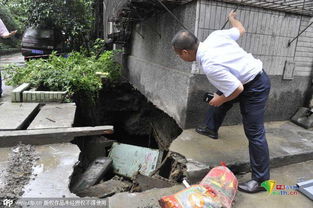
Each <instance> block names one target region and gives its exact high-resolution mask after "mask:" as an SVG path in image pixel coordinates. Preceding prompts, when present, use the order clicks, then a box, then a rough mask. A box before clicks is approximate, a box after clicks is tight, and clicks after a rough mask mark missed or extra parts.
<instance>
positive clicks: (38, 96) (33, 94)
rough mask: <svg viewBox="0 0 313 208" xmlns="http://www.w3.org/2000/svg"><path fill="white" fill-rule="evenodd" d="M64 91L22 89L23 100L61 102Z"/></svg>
mask: <svg viewBox="0 0 313 208" xmlns="http://www.w3.org/2000/svg"><path fill="white" fill-rule="evenodd" d="M65 96H66V91H24V92H23V102H41V103H47V102H62V101H63V100H64V98H65Z"/></svg>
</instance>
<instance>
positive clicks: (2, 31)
mask: <svg viewBox="0 0 313 208" xmlns="http://www.w3.org/2000/svg"><path fill="white" fill-rule="evenodd" d="M8 34H9V31H8V29H7V28H6V26H5V25H4V23H3V22H2V20H1V19H0V37H2V36H4V35H8Z"/></svg>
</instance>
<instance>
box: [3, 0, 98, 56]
mask: <svg viewBox="0 0 313 208" xmlns="http://www.w3.org/2000/svg"><path fill="white" fill-rule="evenodd" d="M94 1H95V0H0V2H1V3H2V4H3V5H4V6H6V7H7V8H9V9H10V11H11V13H12V14H13V15H14V16H15V17H16V18H17V20H18V22H19V23H20V24H21V25H23V26H24V27H26V26H27V27H29V26H33V27H39V28H51V29H56V30H61V31H63V32H64V33H65V35H66V38H67V39H68V40H69V46H70V48H71V49H75V50H78V49H79V48H80V47H81V46H82V45H84V46H85V47H88V41H89V39H90V38H89V37H90V36H91V33H92V32H93V31H92V29H94V28H93V27H92V26H93V23H94V19H95V18H94V13H93V5H94Z"/></svg>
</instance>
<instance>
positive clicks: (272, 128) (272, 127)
mask: <svg viewBox="0 0 313 208" xmlns="http://www.w3.org/2000/svg"><path fill="white" fill-rule="evenodd" d="M266 132H267V134H266V136H267V140H268V143H269V149H270V159H271V166H272V167H280V166H283V165H288V164H293V163H297V162H304V161H307V160H310V159H312V158H313V132H312V131H309V130H305V129H303V128H301V127H299V126H296V125H295V124H293V123H291V122H289V121H284V122H269V123H266ZM170 151H172V152H177V153H179V154H180V155H182V156H184V157H185V158H186V159H187V161H188V162H187V175H188V177H189V180H190V181H192V182H196V181H197V180H199V179H201V178H203V177H204V175H205V173H206V170H207V169H208V167H214V166H217V165H219V164H220V162H225V163H226V164H227V165H228V166H229V167H230V168H231V170H232V171H234V172H235V173H238V172H247V171H249V169H250V165H249V153H248V140H247V139H246V137H245V135H244V131H243V127H242V125H236V126H224V127H221V129H220V131H219V139H218V140H212V139H210V138H209V137H206V136H203V135H200V134H198V133H196V132H195V131H194V129H188V130H184V131H183V133H182V134H181V135H180V136H179V137H178V138H177V139H176V140H175V141H174V142H173V143H172V144H171V146H170ZM189 163H190V164H189Z"/></svg>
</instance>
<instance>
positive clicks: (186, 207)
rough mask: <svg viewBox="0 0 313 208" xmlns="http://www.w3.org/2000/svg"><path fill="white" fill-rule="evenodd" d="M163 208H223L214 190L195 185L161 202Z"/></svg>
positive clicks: (164, 198)
mask: <svg viewBox="0 0 313 208" xmlns="http://www.w3.org/2000/svg"><path fill="white" fill-rule="evenodd" d="M159 203H160V205H161V207H162V208H221V207H222V204H221V203H219V201H218V198H217V196H216V194H215V192H214V191H213V190H208V189H206V188H205V187H204V186H201V185H193V186H190V187H189V188H186V189H184V190H182V191H180V192H178V193H176V194H174V195H171V196H165V197H163V198H162V199H161V200H160V201H159Z"/></svg>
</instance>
